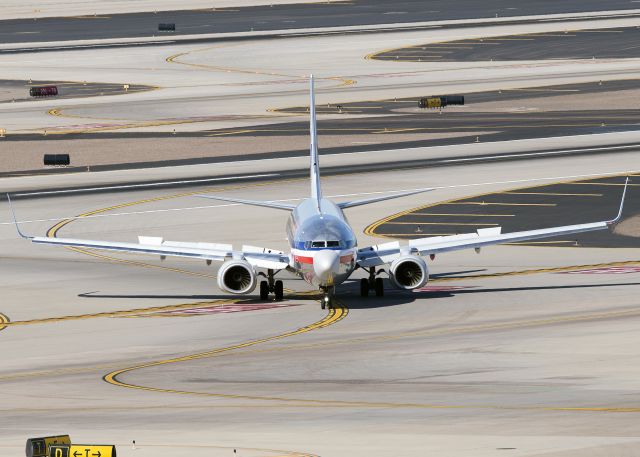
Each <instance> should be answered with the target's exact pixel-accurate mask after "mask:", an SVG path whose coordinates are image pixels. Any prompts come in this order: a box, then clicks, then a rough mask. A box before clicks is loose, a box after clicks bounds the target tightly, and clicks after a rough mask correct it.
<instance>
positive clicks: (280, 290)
mask: <svg viewBox="0 0 640 457" xmlns="http://www.w3.org/2000/svg"><path fill="white" fill-rule="evenodd" d="M276 273H277V272H274V271H273V270H267V274H266V277H267V280H266V281H260V300H268V299H269V294H270V293H272V292H273V294H274V296H275V299H276V301H282V299H283V298H284V284H283V283H282V281H280V280H278V281H276V280H275V279H274V276H275V275H276ZM261 275H262V276H265V275H264V273H261Z"/></svg>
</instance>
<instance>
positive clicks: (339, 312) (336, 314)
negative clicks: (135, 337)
mask: <svg viewBox="0 0 640 457" xmlns="http://www.w3.org/2000/svg"><path fill="white" fill-rule="evenodd" d="M348 313H349V310H348V308H347V307H346V306H344V305H342V304H338V305H337V306H335V307H334V308H332V309H330V310H329V312H328V313H327V315H325V316H324V317H323V318H322V319H320V320H319V321H317V322H315V323H313V324H311V325H308V326H306V327H300V328H298V329H296V330H292V331H290V332H285V333H281V334H279V335H274V336H270V337H265V338H260V339H255V340H251V341H246V342H244V343H239V344H234V345H232V346H226V347H222V348H217V349H212V350H211V351H206V352H199V353H196V354H190V355H185V356H182V357H174V358H169V359H163V360H156V361H153V362H147V363H144V364H141V365H136V366H132V367H127V368H122V369H120V370H116V371H112V372H110V373H108V374H106V375H105V376H104V377H103V379H104V381H105V382H107V383H109V384H112V385H115V386H119V387H127V388H130V389H138V390H147V391H153V392H165V393H182V394H184V393H188V394H193V393H192V392H183V391H178V390H173V389H161V388H157V387H149V386H142V385H136V384H130V383H126V382H123V381H120V380H118V376H120V375H122V374H124V373H129V372H131V371H134V370H140V369H143V368H149V367H155V366H160V365H168V364H171V363H179V362H186V361H190V360H198V359H204V358H210V357H215V356H218V355H220V354H223V353H227V352H231V351H236V350H238V349H244V348H248V347H251V346H256V345H259V344H264V343H268V342H272V341H277V340H282V339H285V338H290V337H293V336H296V335H301V334H303V333H308V332H311V331H313V330H318V329H321V328H324V327H328V326H330V325H333V324H335V323H337V322H339V321H341V320H342V319H344V318H345V317H346V316H347V314H348ZM196 395H198V394H197V393H196ZM206 395H208V396H220V397H228V395H223V394H206ZM233 397H234V398H247V399H250V398H252V397H251V396H242V395H233Z"/></svg>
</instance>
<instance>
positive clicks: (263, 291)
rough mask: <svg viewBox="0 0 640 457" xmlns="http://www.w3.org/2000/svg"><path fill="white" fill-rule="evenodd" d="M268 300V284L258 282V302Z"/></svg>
mask: <svg viewBox="0 0 640 457" xmlns="http://www.w3.org/2000/svg"><path fill="white" fill-rule="evenodd" d="M268 298H269V283H268V282H267V281H260V300H267V299H268Z"/></svg>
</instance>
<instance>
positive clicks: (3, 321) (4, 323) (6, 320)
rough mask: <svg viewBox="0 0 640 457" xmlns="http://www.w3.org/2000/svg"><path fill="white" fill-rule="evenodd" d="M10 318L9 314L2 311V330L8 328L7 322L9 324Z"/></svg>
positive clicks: (0, 328) (0, 327)
mask: <svg viewBox="0 0 640 457" xmlns="http://www.w3.org/2000/svg"><path fill="white" fill-rule="evenodd" d="M9 322H10V320H9V318H8V317H7V316H5V315H4V314H2V313H0V330H4V329H5V328H7V324H9Z"/></svg>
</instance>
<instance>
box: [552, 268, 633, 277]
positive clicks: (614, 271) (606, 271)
mask: <svg viewBox="0 0 640 457" xmlns="http://www.w3.org/2000/svg"><path fill="white" fill-rule="evenodd" d="M629 273H640V266H637V267H603V268H589V269H586V270H573V271H561V272H559V274H565V275H566V274H569V275H599V274H600V275H622V274H629Z"/></svg>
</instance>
